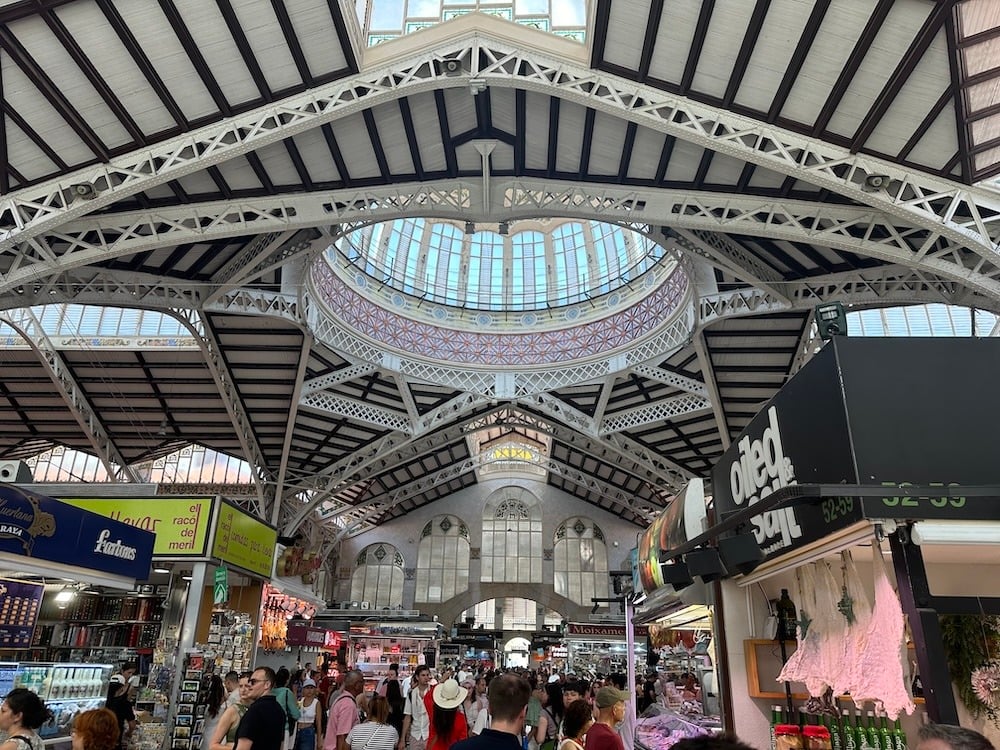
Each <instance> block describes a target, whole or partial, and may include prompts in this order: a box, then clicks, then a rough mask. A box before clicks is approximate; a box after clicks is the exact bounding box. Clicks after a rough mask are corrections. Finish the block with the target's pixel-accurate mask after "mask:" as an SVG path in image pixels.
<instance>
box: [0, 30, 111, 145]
mask: <svg viewBox="0 0 1000 750" xmlns="http://www.w3.org/2000/svg"><path fill="white" fill-rule="evenodd" d="M0 50H3V51H4V52H6V53H7V54H8V55H10V58H11V60H12V61H13V62H14V64H16V65H17V67H18V68H20V69H21V72H23V73H24V75H25V76H26V77H27V78H28V80H30V81H31V82H32V83H33V84H34V85H35V86H36V87H37V88H38V91H39V92H40V93H41V95H42V96H43V97H45V100H46V101H47V102H48V103H49V104H51V105H52V108H53V109H55V110H56V112H58V113H59V116H60V117H62V118H63V119H64V120H65V121H66V124H67V125H69V126H70V128H72V130H73V132H74V133H76V134H77V135H78V136H79V137H80V140H82V141H83V142H84V144H86V146H87V148H89V149H90V150H91V151H92V152H93V154H94V156H96V157H97V158H98V159H100V160H101V161H107V160H108V159H110V158H111V155H110V153H109V151H108V147H107V146H105V145H104V143H103V142H102V141H101V139H100V138H98V136H97V133H95V132H94V131H93V129H92V128H91V127H90V125H89V124H87V122H86V120H84V118H83V116H82V115H81V114H80V113H79V112H77V111H76V108H75V107H73V105H72V104H70V102H69V100H68V99H67V98H66V97H65V96H64V95H63V93H62V91H61V90H60V89H59V87H58V86H57V85H56V84H55V82H54V81H53V80H52V79H51V78H49V77H48V76H47V75H46V74H45V71H44V70H42V68H41V66H40V65H38V63H37V62H36V61H35V60H34V59H33V58H32V57H31V55H29V54H28V51H27V50H26V49H24V47H22V46H21V43H20V41H18V39H17V37H15V36H14V34H13V32H11V30H10V28H9V27H6V26H0Z"/></svg>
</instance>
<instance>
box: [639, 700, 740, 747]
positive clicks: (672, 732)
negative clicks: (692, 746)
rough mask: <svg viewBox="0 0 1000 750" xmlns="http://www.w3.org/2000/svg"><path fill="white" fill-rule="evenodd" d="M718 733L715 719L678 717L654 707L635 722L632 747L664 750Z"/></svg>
mask: <svg viewBox="0 0 1000 750" xmlns="http://www.w3.org/2000/svg"><path fill="white" fill-rule="evenodd" d="M721 731H722V723H721V722H720V721H719V719H718V717H714V716H701V715H687V714H681V713H678V712H677V711H673V710H671V709H669V708H667V707H666V706H662V705H660V704H659V703H654V704H653V705H651V706H650V707H649V708H647V709H646V710H645V711H643V712H642V716H640V717H639V718H638V719H637V720H636V724H635V746H636V748H638V749H639V750H667V748H669V747H672V746H673V745H674V743H676V742H678V741H679V740H682V739H684V738H686V737H701V736H703V735H708V734H718V733H719V732H721Z"/></svg>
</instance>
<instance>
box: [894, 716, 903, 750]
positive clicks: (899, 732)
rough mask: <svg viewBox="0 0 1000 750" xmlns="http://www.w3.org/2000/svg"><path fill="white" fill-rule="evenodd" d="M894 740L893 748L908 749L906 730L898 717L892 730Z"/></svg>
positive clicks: (897, 749) (898, 749)
mask: <svg viewBox="0 0 1000 750" xmlns="http://www.w3.org/2000/svg"><path fill="white" fill-rule="evenodd" d="M892 741H893V750H906V732H904V731H903V725H902V724H900V723H899V718H898V717H897V718H896V723H895V725H894V727H893V730H892Z"/></svg>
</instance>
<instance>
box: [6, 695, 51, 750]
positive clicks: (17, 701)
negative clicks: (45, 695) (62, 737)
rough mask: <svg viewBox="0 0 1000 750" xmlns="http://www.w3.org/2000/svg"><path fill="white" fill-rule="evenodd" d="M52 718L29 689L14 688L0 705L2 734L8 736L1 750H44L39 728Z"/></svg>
mask: <svg viewBox="0 0 1000 750" xmlns="http://www.w3.org/2000/svg"><path fill="white" fill-rule="evenodd" d="M51 717H52V714H51V713H50V712H49V710H48V709H47V708H45V704H44V703H42V700H41V698H39V697H38V696H37V695H36V694H35V693H33V692H32V691H31V690H28V689H27V688H14V689H13V690H11V691H10V692H9V693H7V697H6V698H5V699H4V702H3V704H2V705H0V732H4V733H6V735H7V739H6V740H4V742H3V743H2V744H0V750H42V738H41V737H39V736H38V728H39V727H41V726H42V724H44V723H45V722H46V721H48V720H49V719H50V718H51Z"/></svg>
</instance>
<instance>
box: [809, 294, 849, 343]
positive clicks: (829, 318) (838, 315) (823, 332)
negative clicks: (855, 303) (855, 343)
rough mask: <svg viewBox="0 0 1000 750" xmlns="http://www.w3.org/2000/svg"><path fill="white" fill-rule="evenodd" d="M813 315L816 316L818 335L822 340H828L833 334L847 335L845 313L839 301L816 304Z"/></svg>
mask: <svg viewBox="0 0 1000 750" xmlns="http://www.w3.org/2000/svg"><path fill="white" fill-rule="evenodd" d="M813 317H815V318H816V330H817V331H818V332H819V337H820V338H821V339H823V340H824V341H829V340H830V339H832V338H833V337H834V336H846V335H847V313H846V312H844V306H843V305H842V304H840V303H839V302H831V303H829V304H826V305H816V309H815V311H814V312H813Z"/></svg>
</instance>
